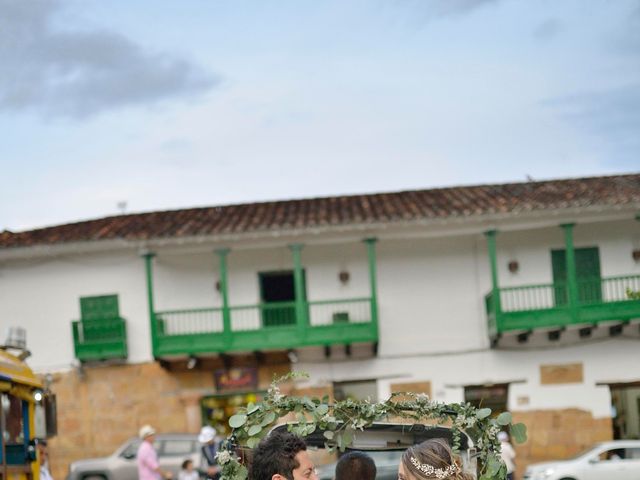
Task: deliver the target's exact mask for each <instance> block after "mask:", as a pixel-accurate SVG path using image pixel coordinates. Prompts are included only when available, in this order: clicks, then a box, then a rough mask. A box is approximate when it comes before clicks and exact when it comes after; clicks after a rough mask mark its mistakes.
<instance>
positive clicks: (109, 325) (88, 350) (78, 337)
mask: <svg viewBox="0 0 640 480" xmlns="http://www.w3.org/2000/svg"><path fill="white" fill-rule="evenodd" d="M71 326H72V331H73V346H74V350H75V354H76V358H77V359H78V360H80V361H81V362H87V361H99V360H110V359H118V358H127V326H126V322H125V320H124V319H123V318H112V319H100V320H77V321H74V322H72V323H71Z"/></svg>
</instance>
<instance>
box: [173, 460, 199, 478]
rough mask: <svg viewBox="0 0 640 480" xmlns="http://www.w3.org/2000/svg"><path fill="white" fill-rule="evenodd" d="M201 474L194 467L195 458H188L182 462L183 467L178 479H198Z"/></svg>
mask: <svg viewBox="0 0 640 480" xmlns="http://www.w3.org/2000/svg"><path fill="white" fill-rule="evenodd" d="M198 478H200V474H199V473H198V471H197V470H195V469H194V468H193V460H191V459H190V458H187V459H186V460H185V461H184V462H182V468H181V469H180V472H179V473H178V480H198Z"/></svg>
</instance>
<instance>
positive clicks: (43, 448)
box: [36, 438, 49, 464]
mask: <svg viewBox="0 0 640 480" xmlns="http://www.w3.org/2000/svg"><path fill="white" fill-rule="evenodd" d="M36 445H37V448H38V455H39V456H40V457H39V458H40V463H42V464H46V463H47V462H48V460H49V452H48V450H47V441H46V440H45V439H44V438H41V439H38V441H37V443H36Z"/></svg>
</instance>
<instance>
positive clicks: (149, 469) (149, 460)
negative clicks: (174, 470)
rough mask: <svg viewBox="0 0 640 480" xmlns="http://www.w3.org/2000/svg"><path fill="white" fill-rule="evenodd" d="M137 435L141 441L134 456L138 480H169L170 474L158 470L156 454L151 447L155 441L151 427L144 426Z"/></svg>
mask: <svg viewBox="0 0 640 480" xmlns="http://www.w3.org/2000/svg"><path fill="white" fill-rule="evenodd" d="M138 434H139V436H140V438H141V439H142V442H141V443H140V446H139V447H138V454H137V455H136V462H137V464H138V480H161V479H162V478H166V479H167V480H169V479H170V478H171V477H172V476H173V475H172V474H171V472H169V471H167V470H162V469H161V468H160V463H159V462H158V454H157V453H156V449H155V448H154V447H153V441H154V440H155V439H156V431H155V430H154V428H153V427H152V426H151V425H145V426H143V427H142V428H141V429H140V431H139V432H138Z"/></svg>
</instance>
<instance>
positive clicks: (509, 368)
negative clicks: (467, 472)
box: [0, 175, 640, 478]
mask: <svg viewBox="0 0 640 480" xmlns="http://www.w3.org/2000/svg"><path fill="white" fill-rule="evenodd" d="M639 213H640V175H621V176H611V177H597V178H584V179H571V180H557V181H545V182H527V183H516V184H506V185H484V186H470V187H454V188H442V189H431V190H417V191H405V192H397V193H382V194H372V195H356V196H345V197H330V198H314V199H304V200H290V201H279V202H267V203H254V204H244V205H230V206H221V207H212V208H193V209H186V210H175V211H165V212H151V213H141V214H131V215H120V216H115V217H107V218H101V219H97V220H90V221H83V222H79V223H74V224H68V225H58V226H53V227H48V228H42V229H37V230H31V231H25V232H16V233H13V232H2V233H0V322H1V323H2V326H3V327H6V326H9V325H20V326H23V327H25V328H26V329H27V332H28V344H29V347H30V349H31V351H32V352H33V356H32V358H31V359H30V363H31V365H32V366H33V367H34V368H35V369H36V370H37V371H38V372H40V373H42V374H43V375H45V378H46V379H47V380H48V382H49V384H50V388H51V389H52V390H53V391H54V392H55V393H57V397H58V412H59V435H58V437H57V438H56V439H54V440H53V441H52V442H51V444H52V458H53V464H54V477H55V478H63V476H64V474H65V469H66V465H67V463H68V462H69V461H71V460H73V459H75V458H81V457H86V456H94V455H104V454H107V453H110V452H111V451H113V449H114V448H115V447H116V446H117V445H118V444H119V443H120V442H122V441H123V440H124V439H126V438H127V437H129V436H131V435H133V434H135V432H136V431H137V428H138V426H139V425H141V424H143V423H153V424H155V425H157V427H158V429H159V430H161V431H185V430H187V431H196V430H197V429H198V428H199V427H200V425H202V424H203V423H212V424H215V425H217V426H218V427H219V428H224V425H225V419H226V418H228V416H229V414H230V413H232V412H233V409H234V408H235V407H236V406H237V405H238V404H242V403H246V402H247V401H249V400H252V399H254V398H257V397H259V396H260V395H261V393H262V392H264V390H265V389H266V387H267V385H268V383H269V382H270V380H271V378H272V377H273V375H274V374H279V373H283V372H286V371H289V370H291V369H295V370H302V371H306V372H308V373H309V374H310V380H309V382H307V383H306V384H304V385H299V386H298V388H307V389H312V390H313V391H318V392H322V391H330V392H332V393H333V395H335V396H336V397H338V398H341V397H345V396H349V395H352V396H357V397H366V396H369V397H372V398H378V399H382V398H386V397H387V396H388V395H389V393H390V392H392V391H399V390H402V391H404V390H416V391H421V392H426V393H427V394H429V395H430V396H431V397H432V398H433V399H435V400H438V401H444V402H462V401H470V402H474V403H476V404H482V405H487V406H490V407H492V408H494V410H496V411H502V410H509V411H511V412H512V413H513V415H514V417H515V419H516V420H517V421H524V422H525V423H526V424H527V426H528V428H529V438H530V439H529V441H528V442H527V443H526V444H524V445H522V446H518V454H519V466H520V468H522V467H524V465H525V464H526V463H528V462H531V461H539V460H546V459H551V458H562V457H566V456H569V455H571V454H574V453H576V452H577V451H578V450H580V449H582V448H583V447H586V446H588V445H590V444H592V443H593V442H595V441H598V440H604V439H609V438H614V437H620V438H631V437H635V438H638V437H639V436H640V431H639V428H640V420H639V414H640V411H639V410H640V348H639V347H640V326H639V322H640V300H638V299H637V297H635V294H636V293H637V292H638V291H640V222H638V220H637V217H638V214H639Z"/></svg>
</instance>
